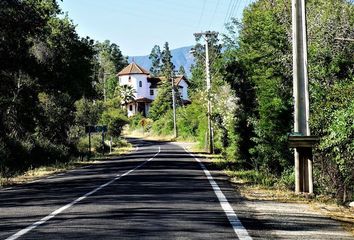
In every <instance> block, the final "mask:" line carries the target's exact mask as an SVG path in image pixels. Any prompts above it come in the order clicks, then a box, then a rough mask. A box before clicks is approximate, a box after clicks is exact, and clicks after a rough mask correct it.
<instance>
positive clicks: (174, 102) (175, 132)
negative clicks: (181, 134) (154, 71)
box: [171, 76, 178, 138]
mask: <svg viewBox="0 0 354 240" xmlns="http://www.w3.org/2000/svg"><path fill="white" fill-rule="evenodd" d="M171 82H172V107H173V133H174V138H177V137H178V133H177V118H176V93H175V82H174V77H173V76H172V78H171Z"/></svg>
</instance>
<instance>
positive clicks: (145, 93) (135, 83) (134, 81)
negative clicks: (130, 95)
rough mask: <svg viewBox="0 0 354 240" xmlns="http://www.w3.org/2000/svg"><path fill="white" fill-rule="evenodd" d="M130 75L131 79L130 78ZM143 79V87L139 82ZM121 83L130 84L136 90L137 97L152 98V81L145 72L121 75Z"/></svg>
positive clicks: (135, 95)
mask: <svg viewBox="0 0 354 240" xmlns="http://www.w3.org/2000/svg"><path fill="white" fill-rule="evenodd" d="M129 77H130V79H129ZM140 81H141V84H142V87H140V85H139V82H140ZM119 84H120V85H130V86H132V87H133V89H134V90H135V93H134V97H135V98H150V83H149V82H148V81H147V75H145V74H133V75H124V76H120V77H119Z"/></svg>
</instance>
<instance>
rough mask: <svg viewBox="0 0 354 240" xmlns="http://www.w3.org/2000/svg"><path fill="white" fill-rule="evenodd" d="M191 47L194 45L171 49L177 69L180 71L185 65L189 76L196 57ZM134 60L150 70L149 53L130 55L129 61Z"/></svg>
mask: <svg viewBox="0 0 354 240" xmlns="http://www.w3.org/2000/svg"><path fill="white" fill-rule="evenodd" d="M191 48H192V46H189V47H181V48H176V49H172V50H171V54H172V62H173V64H174V65H175V67H176V70H177V71H178V69H179V67H180V66H183V67H184V69H185V70H186V74H187V76H190V75H191V72H190V68H191V65H192V64H193V63H194V57H193V55H192V54H190V53H189V52H190V50H191ZM133 60H134V62H135V63H136V64H138V65H140V66H142V67H143V68H145V69H146V70H150V67H151V61H150V59H149V55H146V56H131V57H128V62H129V63H131V62H132V61H133Z"/></svg>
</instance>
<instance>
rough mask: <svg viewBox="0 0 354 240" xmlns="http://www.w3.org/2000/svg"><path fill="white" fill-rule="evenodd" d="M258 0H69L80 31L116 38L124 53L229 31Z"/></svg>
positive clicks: (68, 7) (179, 44) (138, 52)
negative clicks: (199, 34) (229, 24)
mask: <svg viewBox="0 0 354 240" xmlns="http://www.w3.org/2000/svg"><path fill="white" fill-rule="evenodd" d="M251 1H252V0H63V1H62V2H61V1H59V4H60V6H61V8H62V10H63V11H64V12H67V13H68V15H69V17H70V18H71V19H72V20H73V21H74V24H76V25H77V31H78V33H79V35H80V36H89V37H91V38H93V39H95V40H99V41H103V40H106V39H108V40H110V41H111V42H114V43H116V44H117V45H118V46H119V47H120V49H121V50H122V52H123V54H124V55H128V56H140V55H148V54H149V53H150V51H151V49H152V48H153V46H154V45H156V44H157V45H160V46H161V47H162V46H163V44H164V42H166V41H167V42H169V45H170V48H171V49H174V48H178V47H184V46H190V45H193V44H194V37H193V33H195V32H200V31H206V30H212V31H218V32H220V33H222V32H225V28H224V24H225V22H228V21H229V20H230V17H231V16H232V17H236V18H241V16H242V10H243V8H244V7H245V6H247V5H248V4H249V3H250V2H251Z"/></svg>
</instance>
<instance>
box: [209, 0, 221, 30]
mask: <svg viewBox="0 0 354 240" xmlns="http://www.w3.org/2000/svg"><path fill="white" fill-rule="evenodd" d="M219 4H220V0H218V1H217V3H216V6H215V9H214V13H213V15H212V17H211V21H210V24H209V28H210V26H211V24H212V23H213V21H214V18H215V14H216V11H217V9H218V7H219Z"/></svg>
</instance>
